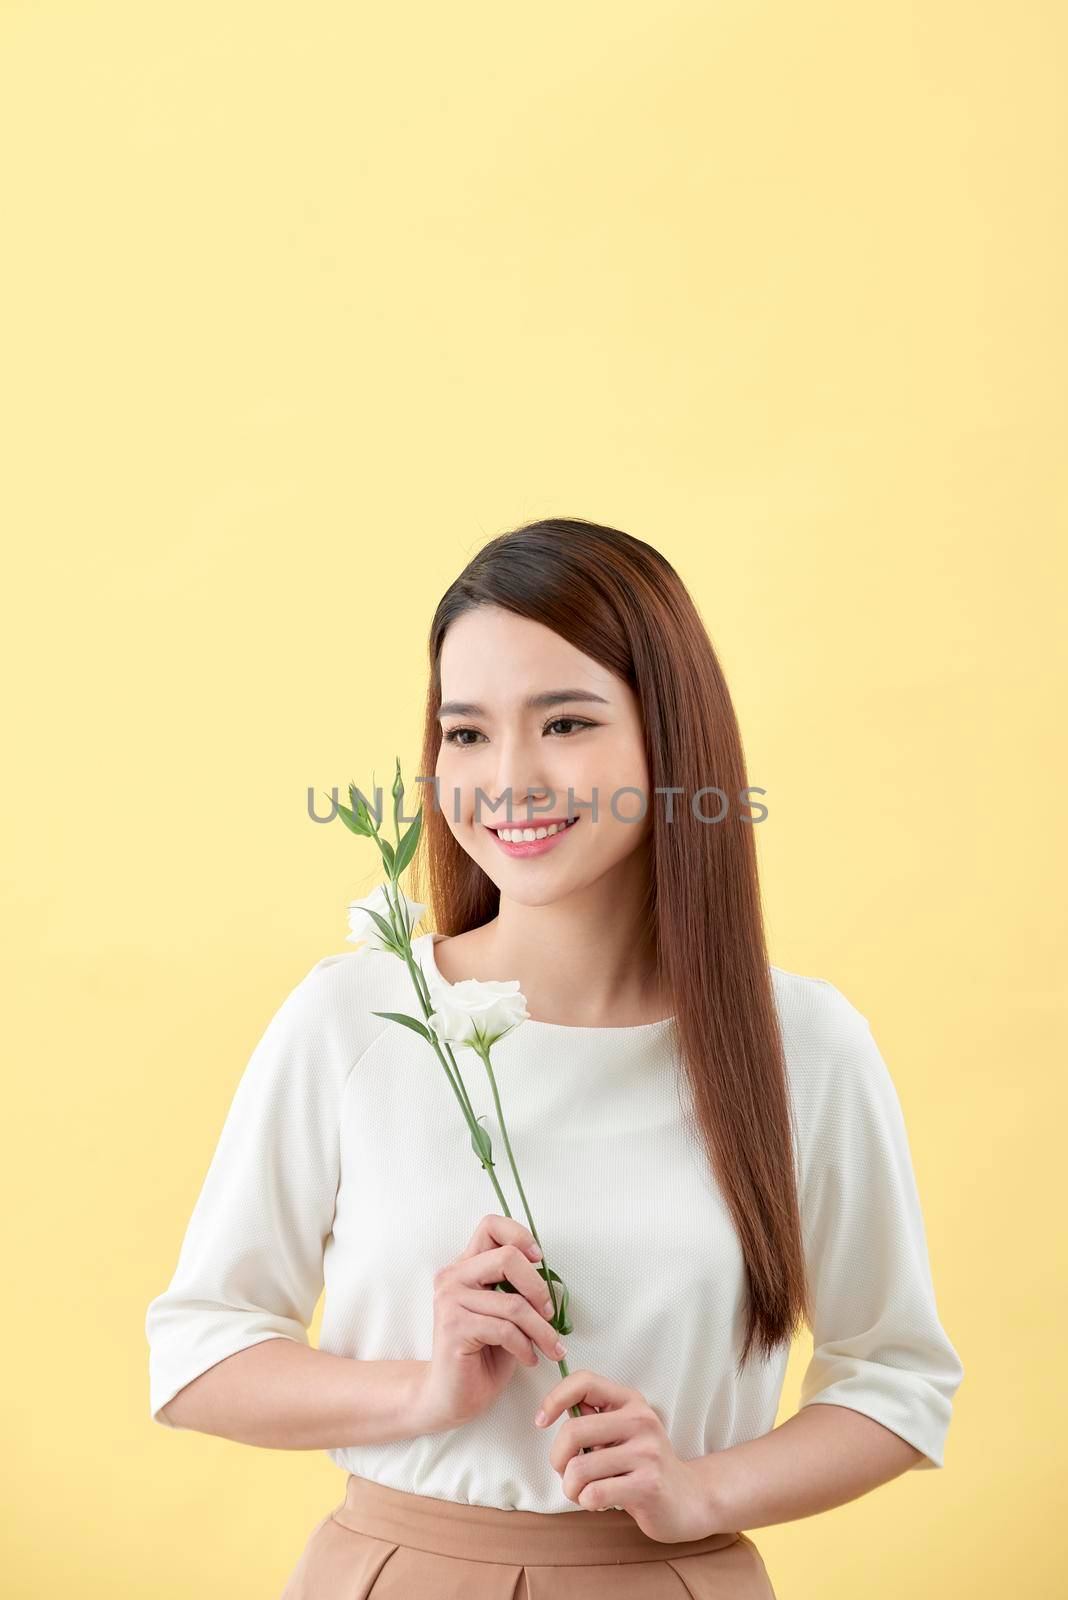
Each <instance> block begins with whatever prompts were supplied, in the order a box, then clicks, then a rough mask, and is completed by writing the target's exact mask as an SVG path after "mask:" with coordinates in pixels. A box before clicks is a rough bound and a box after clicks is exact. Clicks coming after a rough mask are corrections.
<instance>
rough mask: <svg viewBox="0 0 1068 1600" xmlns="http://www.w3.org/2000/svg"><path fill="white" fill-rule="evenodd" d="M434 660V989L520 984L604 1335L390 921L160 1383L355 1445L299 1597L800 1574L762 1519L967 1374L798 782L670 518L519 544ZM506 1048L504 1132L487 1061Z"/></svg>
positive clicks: (476, 566)
mask: <svg viewBox="0 0 1068 1600" xmlns="http://www.w3.org/2000/svg"><path fill="white" fill-rule="evenodd" d="M430 667H431V675H430V694H429V702H428V707H427V720H426V728H425V734H424V745H423V761H422V766H421V775H422V776H423V777H424V779H426V780H428V781H429V779H430V778H431V777H433V778H434V779H435V780H436V789H435V790H434V791H433V792H432V791H431V790H429V789H424V790H421V791H420V793H421V795H422V796H423V797H424V804H423V806H422V810H423V834H424V839H423V840H422V841H421V848H422V849H423V851H424V859H422V860H417V862H416V864H415V868H416V871H417V873H418V879H417V881H418V882H420V883H422V884H424V885H425V887H424V888H423V889H422V890H420V891H418V892H422V893H424V894H425V896H426V898H427V900H428V902H429V903H430V904H431V905H432V908H433V911H434V915H435V920H436V921H437V922H438V924H439V925H440V927H441V928H442V929H443V930H445V931H444V932H434V933H423V934H422V935H419V936H417V937H416V939H415V940H414V950H415V952H416V954H417V956H418V959H419V961H420V963H421V964H422V966H423V970H424V972H425V973H426V975H427V978H428V980H429V981H430V982H431V985H432V986H441V985H445V984H450V983H455V982H457V981H458V980H460V979H464V978H476V979H499V978H518V979H519V980H520V988H521V990H522V993H523V995H524V996H525V998H526V1004H527V1009H528V1014H529V1020H527V1021H525V1022H524V1023H523V1024H522V1026H520V1027H518V1028H517V1029H515V1030H514V1031H513V1032H512V1033H511V1034H509V1035H506V1036H505V1037H504V1038H503V1039H502V1040H501V1041H500V1042H499V1044H498V1045H497V1046H496V1047H495V1049H494V1070H495V1076H496V1079H497V1084H498V1088H499V1091H500V1094H501V1102H502V1105H503V1107H504V1108H505V1111H506V1116H507V1127H508V1134H509V1137H510V1140H511V1143H512V1146H513V1148H514V1149H515V1150H516V1152H517V1157H518V1161H519V1166H520V1170H521V1172H522V1175H523V1185H524V1189H525V1191H526V1194H527V1196H528V1198H529V1199H530V1202H531V1205H532V1208H533V1213H534V1215H536V1217H537V1219H538V1231H539V1235H540V1237H541V1238H542V1239H544V1240H545V1242H546V1245H547V1247H548V1248H547V1254H548V1256H549V1260H550V1264H551V1266H552V1268H553V1270H554V1271H557V1272H559V1274H560V1276H561V1278H562V1279H563V1281H564V1282H565V1283H566V1284H567V1285H568V1288H569V1291H570V1294H571V1303H570V1315H571V1321H572V1324H573V1330H572V1332H571V1334H570V1336H569V1337H570V1344H569V1345H568V1346H567V1347H566V1349H567V1357H568V1361H569V1364H570V1366H571V1368H572V1370H570V1371H569V1372H568V1374H567V1376H565V1377H561V1376H560V1375H559V1369H558V1370H557V1372H556V1373H554V1372H553V1368H552V1363H553V1362H559V1360H560V1356H559V1352H558V1347H557V1336H556V1331H555V1329H554V1328H553V1326H552V1325H551V1323H550V1320H549V1317H548V1316H547V1315H546V1312H549V1313H551V1309H552V1308H551V1306H546V1304H545V1296H544V1290H545V1279H544V1278H543V1277H542V1276H540V1275H539V1273H538V1270H537V1266H536V1260H537V1257H536V1254H535V1253H533V1252H534V1250H535V1240H534V1237H533V1234H532V1233H531V1231H530V1230H529V1229H528V1228H527V1227H526V1226H525V1225H524V1224H522V1223H521V1222H519V1221H518V1220H516V1219H515V1218H507V1217H505V1216H502V1215H500V1214H499V1210H498V1208H493V1209H492V1210H490V1211H487V1199H491V1200H492V1199H493V1198H494V1196H493V1193H492V1191H491V1190H490V1189H489V1188H488V1185H487V1183H486V1177H485V1173H484V1172H483V1170H482V1168H481V1166H480V1164H479V1163H478V1162H477V1161H475V1160H474V1159H472V1154H471V1151H470V1149H469V1148H468V1143H469V1138H468V1136H467V1135H466V1134H465V1133H464V1130H463V1128H462V1125H461V1122H460V1119H459V1116H458V1113H457V1108H456V1105H455V1101H454V1100H453V1099H452V1093H451V1090H450V1087H449V1085H448V1083H447V1080H446V1078H445V1075H444V1074H443V1073H442V1072H441V1071H440V1070H437V1071H435V1070H433V1066H432V1058H431V1057H430V1055H429V1052H428V1050H427V1046H426V1044H425V1042H424V1041H422V1040H420V1039H419V1038H418V1036H417V1035H416V1034H414V1033H410V1032H409V1030H407V1029H405V1028H400V1027H398V1026H397V1025H396V1024H395V1023H393V1022H391V1021H389V1020H385V1019H383V1017H382V1016H380V1015H378V1013H382V1012H387V1011H390V1010H393V1011H398V1010H399V1011H410V1009H411V1005H412V989H411V976H410V974H409V973H408V971H407V969H406V967H405V966H404V964H403V963H402V962H400V961H398V960H396V959H395V958H393V957H391V956H388V955H385V954H380V953H376V954H375V955H374V956H373V957H369V956H368V954H367V953H366V952H364V953H362V954H361V952H359V951H357V952H350V953H348V954H344V955H331V956H327V957H325V958H324V959H323V960H321V961H320V962H318V963H317V964H316V966H315V967H314V968H313V969H312V970H311V972H309V973H308V974H307V976H306V977H305V978H304V979H303V980H302V981H301V982H300V983H299V984H298V985H297V986H296V988H295V989H294V990H293V991H292V993H291V994H290V995H289V996H288V998H287V999H286V1000H285V1002H284V1003H283V1005H282V1006H281V1008H280V1010H279V1011H278V1013H277V1014H276V1015H275V1017H274V1018H273V1019H272V1021H271V1023H270V1025H269V1026H268V1028H267V1030H266V1032H265V1034H264V1035H263V1037H262V1039H261V1040H260V1042H259V1044H258V1045H257V1047H256V1049H255V1051H254V1052H253V1055H252V1058H251V1060H250V1062H249V1064H248V1066H247V1068H246V1070H245V1073H244V1075H243V1077H242V1079H241V1082H240V1084H239V1086H238V1089H237V1092H236V1094H235V1097H234V1100H233V1104H232V1106H231V1109H230V1112H229V1115H228V1117H227V1120H226V1124H225V1126H224V1128H223V1132H222V1135H221V1138H220V1141H219V1144H218V1147H217V1149H216V1152H215V1155H214V1157H213V1160H212V1163H211V1167H210V1169H209V1171H208V1174H207V1177H206V1179H205V1182H204V1186H203V1189H202V1191H201V1194H200V1197H199V1199H198V1201H197V1205H196V1208H195V1210H194V1213H193V1216H192V1218H191V1220H190V1223H189V1228H188V1230H187V1233H186V1237H185V1240H184V1241H183V1245H182V1251H181V1255H180V1258H179V1262H178V1266H177V1270H176V1272H175V1275H174V1278H173V1280H172V1282H171V1284H170V1286H169V1288H168V1289H167V1290H166V1292H165V1293H164V1294H162V1295H160V1296H159V1297H158V1298H157V1299H156V1300H154V1301H153V1302H152V1304H151V1306H150V1307H149V1311H148V1317H147V1332H148V1337H149V1342H150V1345H151V1378H152V1414H153V1416H154V1417H155V1418H156V1419H157V1420H158V1421H160V1422H162V1423H165V1424H168V1425H171V1426H179V1427H193V1428H197V1429H200V1430H201V1431H204V1432H209V1433H216V1434H221V1435H223V1436H225V1437H228V1438H233V1439H238V1440H241V1441H244V1442H249V1443H256V1444H261V1445H268V1446H274V1447H278V1448H296V1449H315V1448H322V1449H325V1450H326V1451H327V1452H328V1454H329V1455H330V1457H331V1459H332V1460H333V1461H334V1462H335V1463H336V1464H337V1465H338V1466H340V1467H341V1468H342V1469H343V1470H344V1471H345V1472H346V1473H347V1474H348V1477H347V1479H346V1492H345V1498H344V1499H343V1501H342V1502H341V1503H340V1504H339V1505H337V1506H335V1507H333V1508H332V1509H331V1510H330V1511H329V1512H328V1513H327V1514H326V1516H324V1518H323V1519H322V1521H321V1522H320V1523H319V1524H318V1526H317V1527H316V1528H315V1529H314V1530H313V1532H312V1534H311V1536H310V1538H309V1540H308V1542H307V1544H306V1546H305V1548H304V1550H303V1552H302V1554H301V1555H300V1558H299V1560H298V1562H297V1565H296V1567H295V1569H294V1570H293V1572H292V1573H291V1576H290V1579H289V1582H288V1584H287V1585H286V1588H285V1591H284V1594H285V1600H310V1597H312V1596H314V1597H316V1600H333V1597H335V1596H336V1597H338V1600H340V1597H341V1596H345V1600H362V1597H364V1596H367V1595H374V1596H375V1597H376V1600H383V1597H385V1596H397V1597H404V1600H421V1597H424V1596H425V1597H427V1600H431V1597H432V1600H441V1597H443V1596H446V1595H454V1594H460V1593H461V1592H462V1593H463V1594H464V1595H465V1596H467V1597H470V1600H498V1597H499V1600H505V1597H507V1600H512V1597H513V1596H518V1597H523V1600H541V1597H542V1596H548V1595H549V1594H550V1593H551V1594H552V1595H553V1596H554V1600H588V1597H591V1596H594V1595H597V1596H599V1597H600V1596H602V1595H603V1594H604V1593H605V1592H606V1591H605V1589H604V1582H605V1579H606V1578H608V1580H609V1582H610V1584H611V1585H612V1587H611V1588H610V1589H609V1590H608V1591H607V1592H608V1593H610V1594H613V1595H624V1594H625V1595H626V1596H628V1597H630V1596H633V1597H638V1596H642V1597H644V1596H649V1597H658V1596H662V1597H664V1600H667V1597H668V1596H669V1595H670V1596H677V1595H679V1594H682V1593H684V1592H688V1593H689V1594H692V1595H694V1596H697V1597H703V1596H712V1595H713V1594H715V1595H716V1596H725V1595H728V1594H729V1595H731V1596H737V1597H738V1600H749V1597H758V1596H759V1597H765V1600H766V1597H768V1596H771V1595H772V1593H773V1591H772V1587H771V1584H770V1582H769V1579H768V1575H767V1572H766V1570H765V1568H764V1564H763V1561H762V1559H761V1557H760V1555H759V1552H758V1550H757V1547H756V1545H755V1544H754V1543H753V1541H752V1540H751V1539H749V1538H748V1536H747V1535H746V1533H745V1532H744V1530H745V1529H752V1528H759V1527H766V1526H769V1525H771V1524H773V1523H776V1522H782V1521H787V1520H790V1519H792V1518H796V1517H804V1516H809V1515H811V1514H813V1513H814V1512H818V1511H821V1510H825V1509H828V1508H830V1507H832V1506H836V1505H840V1504H842V1503H843V1502H845V1501H848V1500H851V1499H854V1498H855V1497H856V1496H858V1495H860V1494H864V1493H866V1492H868V1491H870V1490H871V1489H873V1488H875V1487H876V1486H878V1485H879V1484H882V1483H885V1482H887V1481H888V1480H889V1479H891V1478H894V1477H897V1476H898V1475H900V1474H901V1473H903V1472H905V1471H907V1470H909V1469H910V1468H913V1467H926V1468H930V1467H940V1466H942V1464H943V1447H944V1441H945V1436H946V1431H947V1428H948V1425H949V1420H950V1413H951V1406H952V1400H953V1396H954V1393H955V1391H956V1389H957V1387H958V1385H959V1384H960V1382H961V1379H962V1376H963V1369H962V1367H961V1364H960V1362H959V1360H958V1357H957V1354H956V1352H955V1350H954V1348H953V1346H952V1345H951V1344H950V1342H949V1340H948V1338H947V1337H946V1334H945V1332H944V1331H943V1329H942V1327H941V1325H940V1322H939V1318H938V1313H937V1308H936V1303H935V1296H934V1289H933V1285H932V1281H931V1274H930V1268H929V1263H928V1255H927V1249H926V1244H925V1236H924V1226H923V1219H922V1214H921V1210H920V1204H919V1199H918V1195H917V1189H916V1185H915V1181H914V1176H913V1171H912V1166H911V1161H910V1155H909V1146H908V1141H907V1136H906V1131H905V1127H904V1124H903V1120H902V1114H901V1109H900V1105H899V1102H898V1099H897V1096H896V1093H895V1090H894V1086H893V1083H892V1081H891V1078H890V1075H889V1073H888V1070H887V1068H886V1066H885V1064H884V1063H883V1060H882V1058H881V1056H880V1053H879V1050H878V1048H877V1046H876V1044H875V1041H874V1038H873V1036H872V1033H871V1030H870V1028H869V1026H868V1023H867V1021H866V1019H865V1018H864V1017H863V1016H862V1015H861V1014H860V1013H859V1012H858V1011H857V1010H856V1009H855V1007H854V1006H853V1005H852V1004H851V1003H850V1001H849V1000H848V999H846V998H845V996H844V995H843V994H842V993H841V992H840V991H839V990H838V989H836V988H835V987H834V986H833V985H832V984H830V983H827V982H826V981H824V980H822V979H819V978H814V977H807V976H802V975H798V974H795V973H792V972H787V971H785V970H784V969H782V968H779V967H775V966H772V965H770V964H769V962H768V958H767V951H766V945H765V935H764V930H763V926H762V918H761V908H760V897H759V892H758V880H757V870H756V853H755V845H754V834H753V826H754V820H760V815H761V812H762V808H760V807H759V805H754V804H753V803H752V801H751V794H752V792H753V791H751V790H750V789H749V787H748V780H747V776H746V771H745V763H744V759H743V754H742V743H741V739H740V737H739V732H738V727H737V723H736V719H735V715H734V711H733V708H732V705H731V700H730V696H729V694H728V691H727V688H726V684H725V682H724V678H723V673H722V671H721V669H720V666H719V663H718V661H717V659H716V655H715V652H714V650H713V648H712V645H711V643H710V642H709V639H708V636H707V634H706V632H705V629H704V627H703V625H702V623H701V620H700V617H699V615H698V613H697V610H696V608H695V606H694V604H693V602H692V600H691V598H690V596H689V595H688V593H687V592H686V590H685V588H684V586H683V584H682V582H681V581H680V579H679V577H678V575H677V574H676V572H675V571H674V569H673V568H672V566H671V565H670V564H669V562H668V561H667V560H665V558H664V557H663V556H662V555H660V554H659V552H658V551H656V550H655V549H653V548H651V547H650V546H649V545H647V544H644V543H643V542H641V541H640V540H637V539H634V538H632V537H630V536H629V535H627V534H625V533H622V532H620V531H618V530H616V529H613V528H606V527H602V526H600V525H598V524H595V523H588V522H584V521H580V520H551V521H545V522H538V523H534V524H530V525H527V526H524V527H521V528H518V529H516V530H515V531H514V532H512V533H510V534H507V535H503V536H501V537H500V538H497V539H494V540H493V541H492V542H491V543H489V544H488V545H486V546H485V548H483V549H482V550H481V551H480V552H479V553H478V554H477V555H476V556H475V557H474V559H473V560H472V561H471V562H470V564H469V565H468V567H467V568H466V570H465V571H464V572H463V573H461V574H460V576H459V577H458V578H457V579H456V581H455V582H454V583H453V584H452V586H451V587H450V589H449V590H448V592H447V593H446V594H445V596H444V597H443V599H442V600H441V603H440V605H439V606H438V610H437V613H436V615H435V617H434V621H433V626H432V629H431V636H430ZM757 792H759V791H757ZM369 798H370V801H371V803H372V805H374V804H375V803H376V797H375V796H373V795H372V796H370V797H369ZM435 798H436V801H437V804H435V803H434V800H435ZM414 809H415V807H414V805H412V806H408V807H406V810H408V811H413V810H414ZM754 813H756V816H755V818H754ZM528 818H529V819H530V825H531V826H530V829H529V830H528V829H527V822H528ZM509 822H512V823H514V824H515V826H516V827H522V828H523V829H524V836H523V838H522V839H520V838H519V836H518V835H513V832H512V830H511V829H510V828H509V826H508V824H509ZM465 1082H466V1084H467V1088H468V1092H469V1094H470V1096H471V1098H472V1101H473V1104H474V1110H475V1114H476V1115H478V1116H483V1117H485V1119H486V1122H485V1125H486V1126H487V1127H488V1128H490V1129H494V1130H495V1125H496V1116H495V1111H494V1102H493V1098H492V1094H491V1091H490V1087H489V1084H488V1081H487V1080H486V1075H485V1073H484V1072H470V1073H467V1074H465ZM498 1148H499V1140H497V1139H495V1140H494V1149H495V1150H497V1149H498ZM516 1209H519V1208H518V1206H517V1208H516ZM505 1277H507V1280H508V1282H509V1284H510V1285H511V1286H512V1287H513V1289H514V1290H515V1292H514V1293H511V1294H502V1293H499V1292H495V1291H494V1289H493V1285H494V1284H497V1283H499V1282H501V1281H502V1280H503V1279H504V1278H505ZM324 1284H325V1287H326V1303H325V1309H324V1315H323V1320H322V1331H321V1336H320V1342H319V1348H318V1349H316V1350H313V1349H312V1348H311V1347H310V1345H309V1342H308V1337H307V1327H308V1324H309V1323H310V1321H311V1318H312V1315H313V1312H314V1309H315V1306H316V1304H317V1302H318V1298H319V1295H320V1292H321V1290H322V1288H323V1286H324ZM804 1322H807V1323H808V1325H809V1326H810V1327H811V1328H812V1332H813V1354H812V1359H811V1362H810V1364H809V1366H808V1368H807V1371H806V1373H805V1377H804V1385H803V1390H802V1396H801V1406H800V1409H799V1410H798V1412H797V1414H796V1415H794V1416H792V1417H790V1418H789V1419H788V1420H787V1421H786V1422H785V1423H783V1424H782V1425H781V1426H780V1427H778V1428H776V1427H775V1418H776V1413H777V1407H778V1403H779V1398H780V1394H781V1389H782V1381H783V1376H784V1372H785V1368H786V1363H787V1358H788V1356H789V1351H790V1344H791V1340H792V1338H793V1336H794V1335H795V1333H797V1332H798V1331H799V1328H800V1325H801V1324H802V1323H804ZM539 1408H540V1409H542V1410H543V1411H544V1412H545V1414H546V1419H547V1420H546V1421H544V1422H543V1423H540V1424H539V1423H538V1422H536V1421H535V1413H536V1412H538V1411H539ZM576 1409H578V1411H579V1412H580V1414H579V1415H575V1414H573V1413H574V1412H575V1410H576ZM623 1566H625V1567H626V1571H625V1572H623V1571H621V1570H620V1569H621V1567H623Z"/></svg>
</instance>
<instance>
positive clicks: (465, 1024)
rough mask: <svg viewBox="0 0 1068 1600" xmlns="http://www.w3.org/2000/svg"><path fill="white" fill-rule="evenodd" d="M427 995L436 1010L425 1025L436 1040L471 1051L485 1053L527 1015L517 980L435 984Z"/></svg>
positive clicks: (472, 980) (475, 979)
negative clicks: (462, 1046)
mask: <svg viewBox="0 0 1068 1600" xmlns="http://www.w3.org/2000/svg"><path fill="white" fill-rule="evenodd" d="M430 992H431V997H432V999H433V1000H434V1003H435V1005H436V1007H437V1009H436V1010H435V1011H432V1012H431V1013H430V1015H429V1017H428V1018H427V1022H428V1023H429V1025H430V1027H431V1028H433V1030H434V1032H435V1033H436V1034H437V1036H438V1038H439V1039H442V1040H444V1041H445V1042H446V1043H447V1044H466V1045H470V1046H471V1048H472V1049H473V1050H479V1051H481V1050H488V1049H489V1047H490V1045H492V1044H494V1043H496V1041H497V1040H498V1039H503V1038H504V1035H505V1034H506V1033H511V1031H512V1029H513V1028H517V1027H518V1026H519V1024H520V1023H521V1022H525V1021H526V1019H527V1017H528V1016H529V1014H530V1013H529V1012H528V1011H527V1002H526V1000H525V999H524V997H523V995H522V994H521V993H520V990H519V979H518V978H509V979H508V980H507V981H501V982H496V981H493V980H487V981H486V982H480V981H479V979H478V978H462V979H461V980H460V982H459V983H435V984H434V985H433V986H432V988H431V991H430Z"/></svg>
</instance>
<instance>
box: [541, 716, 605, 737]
mask: <svg viewBox="0 0 1068 1600" xmlns="http://www.w3.org/2000/svg"><path fill="white" fill-rule="evenodd" d="M561 722H570V724H571V725H572V727H573V728H577V729H578V731H579V732H580V733H581V732H582V730H583V728H595V727H596V726H597V724H596V723H595V722H587V720H586V719H585V717H554V718H553V719H552V721H551V722H547V723H546V724H545V728H554V727H556V726H557V725H558V724H559V723H561ZM545 728H543V729H542V730H541V731H542V733H544V732H545ZM561 738H564V739H570V738H571V735H570V734H569V733H565V734H561Z"/></svg>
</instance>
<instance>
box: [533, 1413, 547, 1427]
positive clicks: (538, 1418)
mask: <svg viewBox="0 0 1068 1600" xmlns="http://www.w3.org/2000/svg"><path fill="white" fill-rule="evenodd" d="M534 1421H535V1422H536V1423H537V1425H538V1427H539V1428H540V1427H541V1425H542V1423H543V1422H544V1421H545V1412H544V1411H539V1412H538V1414H537V1416H536V1417H535V1418H534Z"/></svg>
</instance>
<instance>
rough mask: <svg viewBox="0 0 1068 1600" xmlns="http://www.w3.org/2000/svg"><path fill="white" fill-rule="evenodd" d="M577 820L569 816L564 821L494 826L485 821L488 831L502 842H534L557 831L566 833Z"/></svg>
mask: <svg viewBox="0 0 1068 1600" xmlns="http://www.w3.org/2000/svg"><path fill="white" fill-rule="evenodd" d="M578 821H579V818H578V817H571V818H569V819H568V820H567V821H565V822H550V823H544V822H542V823H518V824H515V825H511V826H510V825H509V824H508V823H501V824H500V826H499V827H496V828H494V827H491V826H490V825H489V824H488V823H487V824H486V828H487V831H488V832H490V833H493V834H496V836H497V838H498V839H500V841H501V843H502V844H535V843H537V841H538V840H539V839H554V838H555V837H556V835H557V834H558V833H566V832H567V830H568V829H569V828H573V827H574V826H575V823H576V822H578Z"/></svg>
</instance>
